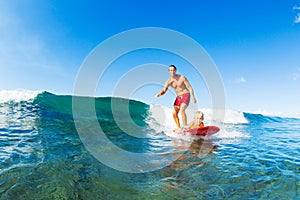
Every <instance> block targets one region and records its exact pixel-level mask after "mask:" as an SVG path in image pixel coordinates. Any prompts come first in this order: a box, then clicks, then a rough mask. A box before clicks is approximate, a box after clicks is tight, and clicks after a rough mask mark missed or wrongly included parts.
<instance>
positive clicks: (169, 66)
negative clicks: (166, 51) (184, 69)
mask: <svg viewBox="0 0 300 200" xmlns="http://www.w3.org/2000/svg"><path fill="white" fill-rule="evenodd" d="M169 67H174V69H175V70H176V71H177V68H176V67H175V65H170V66H169Z"/></svg>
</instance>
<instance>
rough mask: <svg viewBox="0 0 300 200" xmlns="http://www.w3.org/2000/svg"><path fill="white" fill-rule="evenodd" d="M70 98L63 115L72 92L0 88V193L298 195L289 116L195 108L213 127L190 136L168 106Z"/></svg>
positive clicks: (296, 123) (293, 124)
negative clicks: (216, 115)
mask: <svg viewBox="0 0 300 200" xmlns="http://www.w3.org/2000/svg"><path fill="white" fill-rule="evenodd" d="M91 99H92V100H93V101H94V105H95V111H96V116H95V117H90V116H89V115H88V113H86V112H85V109H86V107H85V102H86V101H89V100H91ZM77 100H79V101H81V102H82V104H81V110H80V111H79V113H77V115H73V111H74V110H73V109H74V108H73V103H72V96H68V95H65V96H64V95H55V94H51V93H48V92H41V91H24V90H16V91H0V199H5V200H6V199H13V200H15V199H122V200H124V199H230V200H232V199H291V200H294V199H300V119H298V118H284V117H274V116H264V115H260V114H251V113H244V112H238V111H230V110H229V111H227V112H226V115H225V119H224V121H222V122H221V121H214V120H213V119H210V117H211V113H212V111H211V110H210V109H203V112H204V114H205V117H206V121H205V123H206V124H211V125H218V126H219V127H220V128H221V131H220V132H219V133H217V134H215V135H213V136H211V137H209V138H191V137H189V136H182V135H181V136H179V135H176V134H174V133H172V131H170V130H171V128H170V127H171V126H172V119H171V118H170V116H169V114H170V113H171V109H170V108H166V107H163V106H158V105H147V104H145V103H143V102H138V101H134V100H128V99H121V98H108V97H106V98H96V99H93V98H87V97H77ZM112 102H114V105H115V106H114V109H112V107H111V105H112ZM128 114H129V115H128ZM128 116H130V117H128ZM94 118H96V120H97V122H98V123H99V125H100V127H101V131H100V132H99V129H96V128H95V127H94V126H93V122H94ZM78 124H80V127H78ZM79 129H80V131H79ZM103 135H105V138H106V139H105V140H104V137H102V136H103ZM95 136H96V137H95ZM97 136H99V137H97ZM87 144H88V145H87ZM99 144H100V145H99ZM112 144H113V145H112ZM115 146H117V147H119V148H120V149H122V150H124V151H126V152H133V153H134V154H133V155H134V156H136V160H133V159H132V158H129V157H126V156H124V155H127V154H122V156H120V155H118V151H117V153H116V151H115V150H114V149H115V148H114V147H115ZM130 155H132V154H130ZM130 155H129V156H130ZM139 155H156V157H153V159H152V160H143V158H144V157H139ZM147 158H149V157H147ZM151 158H152V157H151ZM101 159H104V161H105V162H101V161H99V160H101ZM116 160H117V162H116ZM126 171H127V172H126Z"/></svg>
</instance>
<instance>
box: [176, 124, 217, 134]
mask: <svg viewBox="0 0 300 200" xmlns="http://www.w3.org/2000/svg"><path fill="white" fill-rule="evenodd" d="M219 131H220V128H219V127H217V126H204V127H201V128H193V129H189V130H184V131H181V132H175V133H178V134H190V135H201V136H206V135H212V134H215V133H217V132H219Z"/></svg>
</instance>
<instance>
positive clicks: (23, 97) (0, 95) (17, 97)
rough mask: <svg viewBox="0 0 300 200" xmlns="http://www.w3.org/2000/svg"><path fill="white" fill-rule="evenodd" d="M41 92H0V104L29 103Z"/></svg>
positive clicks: (20, 90)
mask: <svg viewBox="0 0 300 200" xmlns="http://www.w3.org/2000/svg"><path fill="white" fill-rule="evenodd" d="M43 92H44V91H42V90H25V89H18V90H0V103H6V102H10V101H13V102H21V101H29V100H34V99H35V98H36V97H37V95H39V94H41V93H43Z"/></svg>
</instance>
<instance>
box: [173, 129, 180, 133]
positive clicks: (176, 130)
mask: <svg viewBox="0 0 300 200" xmlns="http://www.w3.org/2000/svg"><path fill="white" fill-rule="evenodd" d="M180 130H181V128H174V129H173V132H180Z"/></svg>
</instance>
